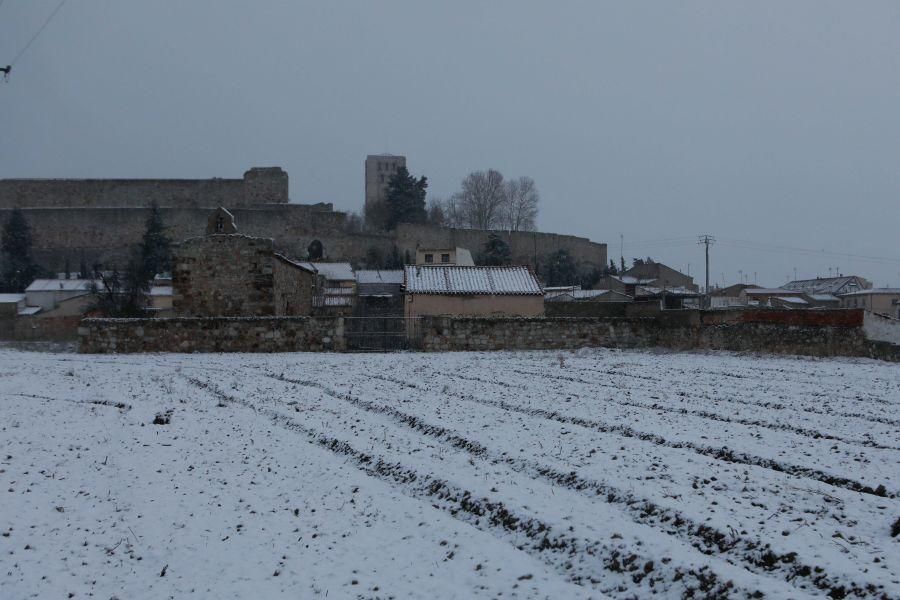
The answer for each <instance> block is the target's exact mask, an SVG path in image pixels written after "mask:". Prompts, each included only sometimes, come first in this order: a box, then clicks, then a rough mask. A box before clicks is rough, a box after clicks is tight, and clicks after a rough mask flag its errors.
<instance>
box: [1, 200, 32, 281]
mask: <svg viewBox="0 0 900 600" xmlns="http://www.w3.org/2000/svg"><path fill="white" fill-rule="evenodd" d="M31 246H32V238H31V226H30V225H28V221H27V220H26V219H25V214H24V213H23V212H22V210H21V209H19V208H15V209H13V211H12V213H11V214H10V215H9V219H8V220H7V221H6V223H4V225H3V243H2V245H0V264H2V272H0V288H2V290H3V291H5V292H12V293H22V292H24V291H25V288H27V287H28V286H29V285H30V284H31V282H32V281H34V280H35V278H36V277H37V276H38V275H40V272H41V269H40V267H39V266H38V265H37V263H36V262H35V260H34V255H33V254H32V251H31Z"/></svg>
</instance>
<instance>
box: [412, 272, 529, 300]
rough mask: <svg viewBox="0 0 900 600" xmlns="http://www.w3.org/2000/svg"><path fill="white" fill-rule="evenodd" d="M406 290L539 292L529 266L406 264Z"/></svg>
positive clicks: (465, 292)
mask: <svg viewBox="0 0 900 600" xmlns="http://www.w3.org/2000/svg"><path fill="white" fill-rule="evenodd" d="M404 283H405V284H406V292H407V293H408V294H497V295H507V296H541V295H543V291H542V290H541V284H540V283H538V280H537V279H536V278H535V277H534V274H533V273H532V272H531V270H530V269H529V268H528V267H464V266H439V265H435V266H422V265H419V266H407V267H406V269H405V276H404Z"/></svg>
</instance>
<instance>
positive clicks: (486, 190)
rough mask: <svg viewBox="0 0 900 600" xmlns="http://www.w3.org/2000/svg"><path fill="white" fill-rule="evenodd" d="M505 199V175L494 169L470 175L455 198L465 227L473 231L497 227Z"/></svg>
mask: <svg viewBox="0 0 900 600" xmlns="http://www.w3.org/2000/svg"><path fill="white" fill-rule="evenodd" d="M505 199H506V194H505V193H504V186H503V175H502V174H500V172H499V171H495V170H493V169H488V170H487V171H475V172H474V173H469V175H468V176H467V177H466V178H465V179H463V182H462V191H460V192H459V193H458V194H456V195H455V196H454V197H453V200H454V203H455V204H456V207H457V210H458V212H459V214H460V216H461V218H462V220H463V222H464V223H465V226H467V227H471V228H473V229H492V228H494V227H497V226H498V225H499V224H500V220H501V215H502V211H503V204H504V201H505Z"/></svg>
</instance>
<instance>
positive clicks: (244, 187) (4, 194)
mask: <svg viewBox="0 0 900 600" xmlns="http://www.w3.org/2000/svg"><path fill="white" fill-rule="evenodd" d="M153 202H156V203H157V204H158V205H159V206H177V207H203V208H206V207H213V208H214V207H216V206H228V207H235V208H237V207H246V206H256V205H259V204H287V202H288V175H287V173H285V172H284V171H283V170H282V169H281V168H279V167H270V168H259V167H257V168H253V169H250V170H249V171H247V172H246V173H244V177H243V179H219V178H213V179H0V208H14V207H19V208H60V207H79V208H87V207H107V208H143V207H147V206H150V204H151V203H153Z"/></svg>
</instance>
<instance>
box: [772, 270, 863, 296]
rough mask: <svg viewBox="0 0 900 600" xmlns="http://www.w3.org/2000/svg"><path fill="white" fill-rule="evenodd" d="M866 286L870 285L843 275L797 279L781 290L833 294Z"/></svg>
mask: <svg viewBox="0 0 900 600" xmlns="http://www.w3.org/2000/svg"><path fill="white" fill-rule="evenodd" d="M867 285H871V284H867V283H866V282H865V281H863V280H861V279H860V278H859V277H857V276H856V275H844V276H841V277H819V278H817V279H798V280H796V281H791V282H788V283H786V284H784V285H783V286H781V289H784V290H794V291H797V292H807V293H816V294H834V293H837V292H840V291H841V290H843V289H844V288H847V289H848V290H849V289H850V288H853V287H856V288H857V289H859V288H865V287H867Z"/></svg>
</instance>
